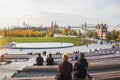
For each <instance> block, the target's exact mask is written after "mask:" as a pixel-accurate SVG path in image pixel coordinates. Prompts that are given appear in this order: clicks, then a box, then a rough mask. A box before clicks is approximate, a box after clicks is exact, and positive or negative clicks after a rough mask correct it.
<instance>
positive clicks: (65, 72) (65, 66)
mask: <svg viewBox="0 0 120 80" xmlns="http://www.w3.org/2000/svg"><path fill="white" fill-rule="evenodd" d="M72 68H73V66H72V63H70V62H68V55H67V54H63V55H62V63H60V64H59V65H58V73H61V80H72V75H71V73H72ZM56 80H57V77H56Z"/></svg>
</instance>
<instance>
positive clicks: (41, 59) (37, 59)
mask: <svg viewBox="0 0 120 80" xmlns="http://www.w3.org/2000/svg"><path fill="white" fill-rule="evenodd" d="M36 63H37V65H43V58H42V57H41V54H40V53H39V54H38V57H37V58H36Z"/></svg>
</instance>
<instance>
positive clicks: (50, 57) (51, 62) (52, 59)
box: [46, 53, 54, 65]
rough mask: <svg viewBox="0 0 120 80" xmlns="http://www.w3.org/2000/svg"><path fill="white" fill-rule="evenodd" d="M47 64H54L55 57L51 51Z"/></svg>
mask: <svg viewBox="0 0 120 80" xmlns="http://www.w3.org/2000/svg"><path fill="white" fill-rule="evenodd" d="M46 62H47V65H54V58H53V57H52V54H51V53H50V54H49V56H48V57H47V60H46Z"/></svg>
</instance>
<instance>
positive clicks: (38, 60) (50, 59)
mask: <svg viewBox="0 0 120 80" xmlns="http://www.w3.org/2000/svg"><path fill="white" fill-rule="evenodd" d="M46 62H47V65H54V58H53V57H52V54H51V53H50V54H49V55H48V57H47V59H46ZM36 65H43V57H41V54H40V53H39V54H38V57H37V58H36Z"/></svg>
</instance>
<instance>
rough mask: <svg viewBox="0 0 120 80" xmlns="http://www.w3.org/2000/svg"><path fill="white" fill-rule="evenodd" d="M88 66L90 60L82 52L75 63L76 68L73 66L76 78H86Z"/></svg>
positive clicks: (83, 79)
mask: <svg viewBox="0 0 120 80" xmlns="http://www.w3.org/2000/svg"><path fill="white" fill-rule="evenodd" d="M87 68H88V62H87V60H86V58H85V55H84V53H80V58H79V59H78V61H77V62H76V63H75V65H74V68H73V72H74V73H73V77H74V79H75V80H76V79H78V80H79V79H81V80H85V79H86V76H87Z"/></svg>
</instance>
